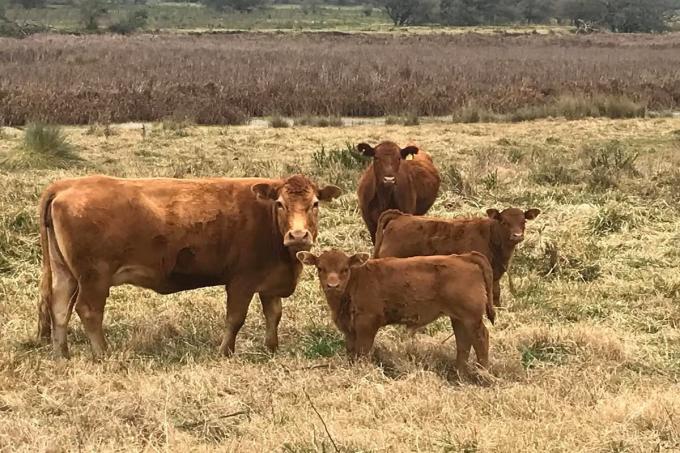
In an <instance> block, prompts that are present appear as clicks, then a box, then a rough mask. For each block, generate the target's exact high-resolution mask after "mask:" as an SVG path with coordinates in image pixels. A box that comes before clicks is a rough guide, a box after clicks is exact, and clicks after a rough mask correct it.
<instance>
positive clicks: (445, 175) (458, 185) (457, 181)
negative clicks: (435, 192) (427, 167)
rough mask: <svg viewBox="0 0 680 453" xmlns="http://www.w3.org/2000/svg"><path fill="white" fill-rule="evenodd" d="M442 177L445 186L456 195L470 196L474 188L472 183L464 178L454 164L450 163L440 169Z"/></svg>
mask: <svg viewBox="0 0 680 453" xmlns="http://www.w3.org/2000/svg"><path fill="white" fill-rule="evenodd" d="M442 179H443V180H444V184H445V186H446V187H447V188H448V189H449V190H450V191H452V192H453V193H456V194H458V195H463V196H472V195H474V189H473V187H472V185H471V184H470V183H469V182H468V181H466V180H465V177H464V176H463V173H462V172H461V171H460V169H459V168H458V166H457V165H456V164H450V165H449V166H447V167H445V168H444V170H443V171H442Z"/></svg>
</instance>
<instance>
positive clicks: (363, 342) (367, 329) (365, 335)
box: [354, 320, 380, 357]
mask: <svg viewBox="0 0 680 453" xmlns="http://www.w3.org/2000/svg"><path fill="white" fill-rule="evenodd" d="M379 327H380V326H379V325H378V324H377V323H375V322H373V321H371V320H361V321H359V322H357V323H356V324H355V327H354V329H355V337H354V356H355V357H360V356H365V355H368V353H369V352H371V348H372V347H373V342H374V341H375V336H376V334H377V333H378V329H379Z"/></svg>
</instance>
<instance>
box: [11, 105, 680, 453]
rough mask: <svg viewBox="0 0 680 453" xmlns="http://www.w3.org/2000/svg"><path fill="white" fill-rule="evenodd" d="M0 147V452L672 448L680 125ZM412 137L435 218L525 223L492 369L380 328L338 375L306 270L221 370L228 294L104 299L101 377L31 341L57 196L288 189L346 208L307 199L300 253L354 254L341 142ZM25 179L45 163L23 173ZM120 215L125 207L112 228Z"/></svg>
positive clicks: (166, 132) (351, 129)
mask: <svg viewBox="0 0 680 453" xmlns="http://www.w3.org/2000/svg"><path fill="white" fill-rule="evenodd" d="M1 131H2V133H1V134H0V161H2V162H3V163H2V164H1V165H0V186H1V190H0V223H1V225H2V227H1V228H0V338H2V341H0V450H2V451H73V450H79V451H114V450H116V451H118V450H137V451H166V450H170V451H213V450H216V449H217V450H221V451H253V452H256V451H281V452H311V451H324V452H334V451H346V452H349V451H376V452H377V451H400V452H401V451H403V452H406V451H450V452H459V451H460V452H463V451H465V452H474V451H480V452H487V451H524V452H543V451H563V452H571V451H608V452H624V451H625V452H649V451H671V450H675V449H677V448H679V447H680V399H679V397H678V394H679V391H680V386H679V385H678V372H680V354H679V353H678V351H679V350H680V349H679V348H680V330H679V323H680V306H679V305H678V301H679V299H680V274H678V268H680V252H679V249H678V242H679V241H680V220H679V219H680V218H679V216H678V212H679V209H678V197H679V196H680V189H679V187H680V171H679V170H678V168H680V154H679V152H680V120H678V119H677V118H675V119H673V118H660V119H628V120H605V119H591V120H586V121H572V122H568V121H564V120H539V121H535V122H527V123H516V124H510V123H505V124H453V123H429V124H423V125H420V126H417V127H405V126H401V125H358V126H345V127H331V128H316V127H297V126H296V127H294V128H262V127H253V126H226V127H225V126H212V127H205V126H194V125H191V124H184V123H171V122H166V123H163V124H160V123H156V124H151V123H147V124H145V126H144V128H143V129H142V127H141V125H140V124H124V125H104V126H91V127H84V126H83V127H69V128H67V129H66V135H67V139H68V141H69V142H70V143H71V144H72V145H73V147H74V150H75V151H76V152H78V153H79V155H80V156H81V157H82V159H83V160H82V161H77V162H75V163H71V164H70V165H66V166H64V167H65V168H54V167H50V166H48V165H44V164H41V165H36V164H33V165H31V162H30V161H28V162H23V161H16V160H12V159H10V160H6V159H5V158H6V156H8V155H13V153H15V152H16V149H17V148H18V147H20V145H21V140H22V135H23V132H22V131H21V130H19V129H15V128H8V127H5V128H3V129H2V130H1ZM383 139H392V140H395V141H397V142H399V143H400V144H402V145H404V144H406V143H407V142H408V141H414V142H416V143H417V144H418V145H420V146H421V147H422V148H423V149H425V150H427V151H428V152H430V153H431V154H432V155H433V158H434V160H435V164H436V165H437V166H438V167H439V169H440V171H441V173H442V177H443V190H442V193H441V194H440V197H439V198H438V200H437V202H436V203H435V205H434V207H433V209H432V210H431V211H430V214H431V215H435V216H442V217H453V216H461V215H483V213H484V211H485V210H486V208H489V207H499V208H502V207H507V206H519V207H522V208H530V207H534V208H539V209H541V211H542V213H541V215H540V216H539V217H538V218H537V219H536V220H535V221H533V222H531V223H529V224H528V226H527V238H526V240H525V242H524V243H523V244H521V245H520V246H519V248H518V250H517V252H516V255H515V258H514V260H513V263H512V266H511V268H510V271H509V274H510V277H511V279H512V291H511V287H510V284H509V281H508V278H507V277H504V278H503V280H502V281H501V285H502V289H503V295H502V297H503V300H504V307H503V308H502V309H499V310H498V316H497V322H496V325H495V326H493V327H490V341H491V365H490V369H489V371H488V372H480V373H479V374H478V375H476V376H473V377H468V378H459V377H458V375H457V373H456V371H455V368H454V366H453V363H454V359H455V350H454V341H453V340H452V339H450V338H449V337H450V334H451V329H450V325H449V323H448V321H445V320H440V321H439V322H437V323H435V324H433V325H431V326H429V327H428V328H427V330H426V332H425V333H424V334H418V335H416V337H415V338H410V337H409V336H408V335H407V333H406V332H405V330H404V329H401V328H392V327H391V328H385V329H384V330H382V331H381V332H380V333H379V334H378V337H377V342H376V350H375V353H374V354H373V356H372V358H371V360H370V361H364V362H360V363H358V364H355V365H352V364H350V363H349V361H348V359H347V357H346V355H345V352H344V349H343V345H342V339H341V336H340V335H339V333H338V332H337V330H336V328H335V327H334V326H333V325H332V323H331V320H330V317H329V315H328V309H327V307H326V303H325V300H324V298H323V295H322V294H321V291H320V289H319V287H318V280H317V278H316V275H315V274H314V273H313V272H312V271H311V270H309V269H305V271H304V274H303V276H302V279H301V282H300V284H299V286H298V288H297V290H296V292H295V294H294V295H293V296H292V297H291V298H289V299H286V300H284V304H283V305H284V314H283V320H282V321H281V325H280V340H281V347H280V350H279V352H278V353H277V354H275V355H270V354H268V353H267V352H266V349H265V347H264V345H263V335H264V321H263V317H262V313H261V307H260V304H259V302H258V301H257V299H255V300H253V302H252V304H251V307H250V313H249V316H248V318H247V321H246V325H245V326H244V328H243V329H242V330H241V333H240V334H239V337H238V339H237V355H236V356H235V357H233V358H231V359H225V358H223V357H220V356H218V354H217V347H218V345H219V343H220V340H221V334H222V327H223V316H224V294H223V291H222V290H221V289H220V288H212V289H205V290H198V291H191V292H185V293H181V294H178V295H173V296H159V295H156V294H154V293H152V292H149V291H145V290H141V289H137V288H132V287H118V288H115V289H114V290H113V291H112V294H111V297H110V298H109V302H108V305H107V311H106V315H105V331H106V333H107V337H108V341H109V347H110V354H109V356H108V357H107V358H106V359H105V360H104V361H103V362H102V363H93V361H92V360H91V357H90V350H89V344H88V342H87V340H86V338H85V335H84V333H83V332H82V329H81V327H80V325H79V320H78V319H77V316H74V317H73V318H72V320H71V325H70V332H69V341H70V344H71V352H72V354H73V357H72V359H71V360H69V361H62V362H55V361H53V360H52V358H51V352H50V348H48V347H41V346H39V345H38V344H37V343H36V342H35V340H34V338H35V333H36V318H37V316H36V304H37V302H38V282H39V275H40V272H39V271H40V266H39V263H40V248H39V244H38V242H39V241H38V222H37V212H36V210H37V202H38V196H39V194H40V192H41V190H42V189H43V188H44V187H45V186H46V185H47V184H48V183H49V182H51V181H53V180H55V179H57V178H62V177H68V176H76V175H85V174H92V173H106V174H110V175H116V176H124V177H147V176H165V177H176V178H190V177H202V176H233V177H239V176H246V175H247V176H282V175H288V174H291V173H294V172H299V171H302V172H304V173H306V174H309V175H311V176H313V177H314V178H315V179H316V180H318V181H319V182H323V183H333V184H337V185H339V186H341V187H342V188H343V189H345V191H346V192H345V194H344V195H343V196H342V197H341V198H340V199H339V200H335V201H333V202H332V203H330V204H327V205H324V206H322V207H321V213H320V221H321V223H320V235H319V238H318V242H317V245H316V246H315V248H314V251H319V250H322V249H326V248H329V247H338V248H341V249H343V250H344V251H347V252H349V251H369V250H370V240H369V238H368V233H367V232H366V230H365V227H364V225H363V222H362V221H361V219H360V216H359V213H358V208H357V203H356V195H355V193H354V190H355V188H356V182H357V180H358V176H359V173H360V170H361V167H362V165H363V162H362V161H361V160H360V159H355V158H353V157H352V155H351V153H350V152H349V151H348V150H347V147H348V143H349V144H357V143H359V142H361V141H367V142H369V143H372V144H375V143H377V142H378V141H379V140H383ZM38 163H39V164H40V162H38ZM121 215H125V213H121Z"/></svg>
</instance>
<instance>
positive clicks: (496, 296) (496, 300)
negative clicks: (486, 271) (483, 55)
mask: <svg viewBox="0 0 680 453" xmlns="http://www.w3.org/2000/svg"><path fill="white" fill-rule="evenodd" d="M493 304H494V305H495V306H496V307H500V306H501V282H500V280H494V281H493Z"/></svg>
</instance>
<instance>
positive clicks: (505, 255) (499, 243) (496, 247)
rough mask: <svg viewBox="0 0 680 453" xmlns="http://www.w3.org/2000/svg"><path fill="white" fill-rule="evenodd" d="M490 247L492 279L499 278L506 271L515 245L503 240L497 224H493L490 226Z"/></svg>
mask: <svg viewBox="0 0 680 453" xmlns="http://www.w3.org/2000/svg"><path fill="white" fill-rule="evenodd" d="M491 245H492V247H493V255H494V262H493V263H492V266H491V267H492V268H493V273H494V277H495V278H499V277H500V276H501V275H503V274H504V273H505V272H506V271H507V270H508V265H509V263H510V259H511V258H512V254H513V253H514V252H515V246H516V244H513V243H511V242H508V241H507V240H504V238H503V232H502V231H501V230H500V228H498V226H497V223H496V222H494V223H493V224H492V226H491Z"/></svg>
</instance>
